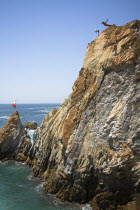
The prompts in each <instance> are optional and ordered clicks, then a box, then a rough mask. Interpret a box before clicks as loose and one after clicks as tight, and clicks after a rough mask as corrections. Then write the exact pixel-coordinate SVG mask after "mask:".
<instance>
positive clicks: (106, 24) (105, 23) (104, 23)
mask: <svg viewBox="0 0 140 210" xmlns="http://www.w3.org/2000/svg"><path fill="white" fill-rule="evenodd" d="M107 22H108V19H107V20H106V22H101V24H103V25H104V26H108V27H109V26H112V25H109V24H108V23H107Z"/></svg>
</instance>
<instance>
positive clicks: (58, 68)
mask: <svg viewBox="0 0 140 210" xmlns="http://www.w3.org/2000/svg"><path fill="white" fill-rule="evenodd" d="M107 18H108V19H109V21H108V23H109V24H116V25H118V26H121V25H124V24H125V23H127V22H129V21H132V20H134V19H139V20H140V1H139V0H106V1H104V0H0V104H4V103H12V102H13V101H14V100H16V102H17V103H62V102H63V101H64V99H65V98H67V97H68V95H69V94H70V93H71V92H72V86H73V84H74V82H75V80H76V79H77V77H78V74H79V71H80V69H81V67H82V65H83V62H84V56H85V52H86V48H87V45H88V43H90V42H91V41H93V40H94V39H95V38H96V37H97V34H96V33H95V29H99V30H100V31H103V30H104V29H105V27H104V26H103V25H101V24H100V23H101V22H102V21H106V19H107Z"/></svg>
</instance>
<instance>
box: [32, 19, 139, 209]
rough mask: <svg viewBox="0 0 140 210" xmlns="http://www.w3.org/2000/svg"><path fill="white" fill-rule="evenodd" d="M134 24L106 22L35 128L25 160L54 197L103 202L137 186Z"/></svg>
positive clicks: (109, 202) (117, 198)
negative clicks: (68, 85) (67, 88)
mask: <svg viewBox="0 0 140 210" xmlns="http://www.w3.org/2000/svg"><path fill="white" fill-rule="evenodd" d="M139 31H140V22H139V21H137V20H135V21H132V22H130V23H127V24H126V25H124V26H120V27H117V26H114V25H113V26H111V27H109V28H107V29H106V30H104V31H103V32H102V33H101V34H100V35H99V36H98V37H97V39H96V40H94V41H93V42H91V43H90V44H88V47H87V51H86V55H85V60H84V64H83V67H82V68H81V70H80V73H79V77H78V78H77V80H76V82H75V83H74V86H73V92H72V93H71V94H70V96H69V97H68V99H66V100H65V101H64V103H63V104H62V105H61V106H60V108H58V109H54V110H53V111H52V112H51V113H49V114H48V115H46V117H45V118H44V120H43V122H42V124H41V126H40V128H38V129H37V131H36V138H35V143H34V146H33V148H32V150H31V151H32V152H31V154H30V156H29V159H30V160H29V161H32V163H33V171H34V174H35V175H36V176H40V177H42V178H44V179H45V180H46V184H45V185H44V189H45V191H47V192H49V193H55V194H56V196H57V197H58V198H61V199H63V200H68V201H78V202H87V201H89V200H92V199H93V197H94V201H96V200H97V199H96V198H98V200H99V198H102V197H104V198H105V197H106V199H104V200H107V201H106V202H104V203H103V202H101V203H100V202H93V203H94V204H95V203H96V205H97V208H99V209H101V208H102V207H101V206H102V205H106V206H108V207H107V208H108V209H109V208H113V207H111V206H112V205H114V206H115V207H114V208H117V205H118V204H119V205H124V204H126V203H127V202H128V201H129V200H131V194H132V192H133V191H134V189H135V190H137V191H139V190H140V127H139V125H140V117H139V114H140V83H139V80H138V81H137V82H135V81H134V76H135V75H137V73H138V71H139V69H140V59H139V58H140V57H139V40H140V37H139V35H140V32H139ZM97 195H98V197H97ZM119 195H121V197H120V196H119ZM95 196H96V197H95ZM120 198H121V199H120ZM112 203H113V204H112Z"/></svg>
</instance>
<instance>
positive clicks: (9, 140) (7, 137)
mask: <svg viewBox="0 0 140 210" xmlns="http://www.w3.org/2000/svg"><path fill="white" fill-rule="evenodd" d="M30 147H31V143H30V139H29V138H28V136H27V133H26V131H25V130H24V127H23V125H22V123H21V121H20V118H19V113H18V112H14V113H13V114H12V115H11V116H10V118H9V119H8V121H7V122H6V124H5V125H4V127H3V128H2V129H1V130H0V160H9V159H16V160H19V157H18V156H19V155H18V153H20V154H21V153H22V154H23V155H24V156H26V158H27V155H28V152H29V149H30ZM23 155H22V156H23ZM24 159H25V158H24ZM20 160H21V158H20Z"/></svg>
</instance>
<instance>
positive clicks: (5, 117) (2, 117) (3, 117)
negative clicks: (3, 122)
mask: <svg viewBox="0 0 140 210" xmlns="http://www.w3.org/2000/svg"><path fill="white" fill-rule="evenodd" d="M0 118H1V119H8V118H9V116H1V117H0Z"/></svg>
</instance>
